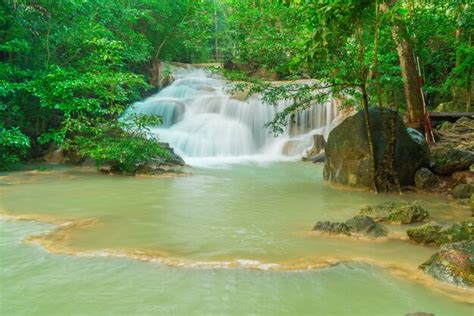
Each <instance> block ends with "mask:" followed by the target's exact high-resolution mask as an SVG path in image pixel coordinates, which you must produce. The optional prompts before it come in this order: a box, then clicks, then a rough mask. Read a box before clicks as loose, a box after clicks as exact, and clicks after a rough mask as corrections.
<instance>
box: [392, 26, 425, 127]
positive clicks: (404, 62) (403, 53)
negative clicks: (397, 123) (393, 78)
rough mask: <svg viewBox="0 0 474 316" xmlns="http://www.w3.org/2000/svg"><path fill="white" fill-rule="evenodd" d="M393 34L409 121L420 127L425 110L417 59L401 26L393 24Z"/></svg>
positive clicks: (410, 123) (412, 124)
mask: <svg viewBox="0 0 474 316" xmlns="http://www.w3.org/2000/svg"><path fill="white" fill-rule="evenodd" d="M392 36H393V39H394V40H395V43H396V44H397V52H398V58H399V60H400V68H401V70H402V78H403V86H404V89H405V97H406V99H407V107H408V123H409V125H411V126H414V127H419V126H420V123H421V122H422V120H423V115H424V110H423V98H422V95H421V83H420V80H419V77H418V71H417V69H416V61H415V58H414V55H413V51H412V48H411V45H410V42H409V41H408V39H406V38H403V37H402V35H401V30H400V26H398V25H394V26H392Z"/></svg>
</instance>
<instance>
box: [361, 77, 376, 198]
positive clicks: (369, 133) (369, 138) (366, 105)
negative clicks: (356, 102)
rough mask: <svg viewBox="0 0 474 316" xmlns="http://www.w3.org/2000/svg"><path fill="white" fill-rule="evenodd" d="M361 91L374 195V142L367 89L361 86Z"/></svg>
mask: <svg viewBox="0 0 474 316" xmlns="http://www.w3.org/2000/svg"><path fill="white" fill-rule="evenodd" d="M360 89H361V91H362V103H363V105H364V119H365V128H366V130H367V142H368V143H369V153H370V157H371V159H372V162H371V164H370V167H371V169H372V170H371V173H372V185H373V190H374V192H375V193H378V191H379V190H378V188H377V181H376V173H377V171H376V166H375V150H374V142H373V138H372V130H371V127H370V117H369V96H368V94H367V87H366V85H365V84H363V85H362V86H361V87H360Z"/></svg>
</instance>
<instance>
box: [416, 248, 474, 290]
mask: <svg viewBox="0 0 474 316" xmlns="http://www.w3.org/2000/svg"><path fill="white" fill-rule="evenodd" d="M420 269H422V270H423V271H425V272H426V273H428V274H430V275H431V276H433V277H434V278H436V279H438V280H440V281H443V282H447V283H450V284H453V285H457V286H461V287H473V286H474V241H472V240H466V241H461V242H457V243H449V244H445V245H443V246H442V247H441V249H440V250H439V251H438V252H437V253H435V254H434V255H433V256H432V257H431V258H430V259H429V260H428V261H426V262H425V263H423V264H422V265H421V266H420Z"/></svg>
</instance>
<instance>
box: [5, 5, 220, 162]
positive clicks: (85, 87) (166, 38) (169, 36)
mask: <svg viewBox="0 0 474 316" xmlns="http://www.w3.org/2000/svg"><path fill="white" fill-rule="evenodd" d="M213 8H214V1H210V0H203V1H194V0H132V1H129V0H117V1H116V0H85V1H69V0H68V1H49V0H38V1H28V0H20V1H3V2H1V3H0V126H5V128H7V130H11V128H14V127H18V126H19V127H21V130H22V132H23V133H24V135H26V137H27V138H29V140H30V142H29V143H30V144H31V146H32V150H31V151H30V154H31V155H32V156H40V155H42V154H43V153H44V151H45V150H47V149H48V148H50V145H51V144H52V143H54V144H56V145H57V146H61V147H63V148H74V149H75V150H77V151H80V152H89V151H90V150H91V148H92V145H91V144H90V143H88V142H85V141H84V139H90V140H95V141H97V142H98V144H100V145H101V146H105V147H107V141H111V142H112V143H113V144H115V145H114V146H115V147H116V148H119V147H120V146H122V147H123V148H125V146H126V144H129V145H130V146H131V147H133V148H134V150H137V149H138V148H139V147H140V146H144V147H150V148H151V147H153V146H151V145H150V144H151V140H149V139H145V138H144V135H136V134H134V135H133V137H132V136H130V134H127V133H125V132H124V133H118V134H116V135H115V138H114V139H111V138H110V135H109V132H110V128H111V126H115V125H117V124H118V123H119V122H118V118H119V117H120V115H121V114H122V113H123V112H124V110H125V108H126V107H127V106H128V105H130V104H131V103H133V102H135V101H137V100H139V99H141V98H142V96H143V94H144V93H145V91H146V90H149V89H150V88H151V85H150V84H148V81H149V80H148V79H149V78H148V76H149V69H150V68H151V67H150V64H152V63H153V62H154V61H156V60H157V59H158V60H160V59H162V58H166V59H168V60H178V61H188V62H189V61H193V60H202V61H204V60H207V59H208V58H209V54H210V49H208V48H206V47H207V46H208V42H209V41H210V34H211V33H210V32H209V30H210V26H209V25H210V24H211V23H212V18H211V17H212V13H213V12H214V10H213ZM121 128H123V126H122V127H121ZM119 136H120V137H122V136H123V137H124V139H123V140H120V139H119V138H117V137H119ZM107 137H109V138H107ZM140 137H141V138H143V139H142V140H140ZM106 140H107V141H106ZM127 142H128V143H127ZM81 145H84V146H85V148H84V149H81V148H80V147H81ZM112 147H113V146H112ZM112 147H108V148H107V149H104V150H105V151H107V150H109V154H110V155H112V154H113V153H114V152H113V151H112ZM155 147H156V146H155ZM99 149H100V148H96V152H100V150H99ZM153 150H154V149H153ZM130 152H131V151H130ZM144 152H147V151H146V150H144ZM18 157H20V156H19V155H16V156H14V157H12V159H13V160H18ZM127 157H128V156H127ZM127 159H128V158H125V159H121V160H124V161H125V160H127ZM130 159H131V160H133V159H132V158H130ZM119 160H120V159H119Z"/></svg>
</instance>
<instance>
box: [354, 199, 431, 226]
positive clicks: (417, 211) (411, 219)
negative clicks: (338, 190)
mask: <svg viewBox="0 0 474 316" xmlns="http://www.w3.org/2000/svg"><path fill="white" fill-rule="evenodd" d="M359 214H361V215H369V216H371V217H372V218H373V219H374V220H375V221H377V222H380V223H389V224H412V223H419V222H423V221H425V220H426V219H428V217H429V214H428V211H427V210H425V209H424V208H422V207H421V206H419V205H418V204H417V203H409V202H386V203H382V204H378V205H370V206H366V207H364V208H362V209H361V210H360V213H359Z"/></svg>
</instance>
